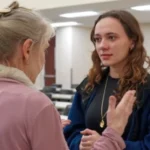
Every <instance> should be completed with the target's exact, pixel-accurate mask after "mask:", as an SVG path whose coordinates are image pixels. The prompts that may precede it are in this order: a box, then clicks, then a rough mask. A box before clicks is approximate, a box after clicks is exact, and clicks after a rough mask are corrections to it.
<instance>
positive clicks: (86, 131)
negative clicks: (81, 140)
mask: <svg viewBox="0 0 150 150" xmlns="http://www.w3.org/2000/svg"><path fill="white" fill-rule="evenodd" d="M80 133H81V134H83V135H91V134H92V133H93V130H90V129H85V130H83V131H81V132H80Z"/></svg>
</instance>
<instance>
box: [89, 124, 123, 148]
mask: <svg viewBox="0 0 150 150" xmlns="http://www.w3.org/2000/svg"><path fill="white" fill-rule="evenodd" d="M124 148H125V143H124V141H123V139H122V138H121V137H120V135H119V134H118V133H117V132H116V131H114V130H113V129H111V128H109V127H107V128H106V129H105V130H104V132H103V134H102V136H101V137H100V139H99V140H98V141H96V142H95V143H94V146H93V149H92V150H123V149H124Z"/></svg>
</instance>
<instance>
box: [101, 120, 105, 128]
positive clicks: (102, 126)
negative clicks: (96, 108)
mask: <svg viewBox="0 0 150 150" xmlns="http://www.w3.org/2000/svg"><path fill="white" fill-rule="evenodd" d="M104 125H105V122H104V120H101V122H100V127H101V128H104Z"/></svg>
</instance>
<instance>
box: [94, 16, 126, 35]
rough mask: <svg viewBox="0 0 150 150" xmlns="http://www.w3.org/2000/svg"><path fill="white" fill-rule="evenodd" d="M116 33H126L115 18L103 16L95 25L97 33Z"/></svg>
mask: <svg viewBox="0 0 150 150" xmlns="http://www.w3.org/2000/svg"><path fill="white" fill-rule="evenodd" d="M107 33H116V34H118V35H120V34H125V31H124V28H123V26H122V25H121V23H120V22H119V21H118V20H117V19H115V18H110V17H108V18H103V19H101V20H100V21H99V22H98V23H97V24H96V26H95V34H102V35H103V34H107Z"/></svg>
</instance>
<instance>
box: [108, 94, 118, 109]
mask: <svg viewBox="0 0 150 150" xmlns="http://www.w3.org/2000/svg"><path fill="white" fill-rule="evenodd" d="M116 102H117V99H116V97H115V96H110V97H109V105H108V111H112V110H114V109H115V107H116Z"/></svg>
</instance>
